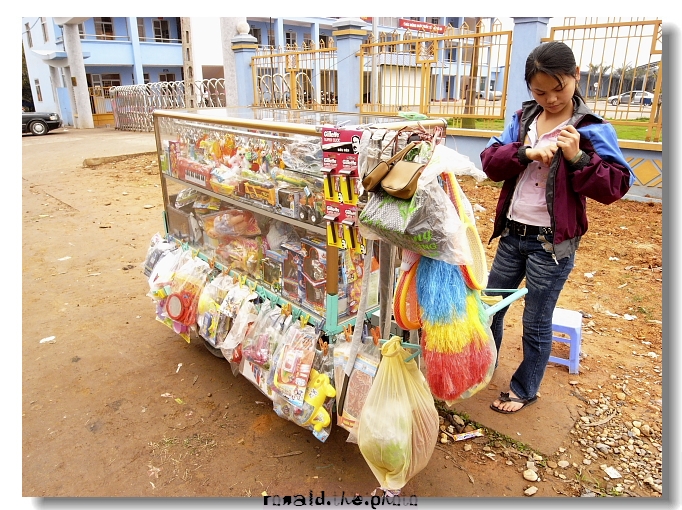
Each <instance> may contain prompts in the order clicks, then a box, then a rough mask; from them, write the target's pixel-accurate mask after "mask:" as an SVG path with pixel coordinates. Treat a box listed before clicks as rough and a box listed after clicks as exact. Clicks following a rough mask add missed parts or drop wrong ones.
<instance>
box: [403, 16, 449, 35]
mask: <svg viewBox="0 0 682 510" xmlns="http://www.w3.org/2000/svg"><path fill="white" fill-rule="evenodd" d="M399 26H400V28H407V29H409V30H416V31H419V30H423V31H425V32H435V33H438V34H444V33H445V26H444V25H434V24H433V23H427V22H426V21H414V20H412V19H403V18H400V21H399Z"/></svg>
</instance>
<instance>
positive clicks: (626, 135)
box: [447, 117, 662, 142]
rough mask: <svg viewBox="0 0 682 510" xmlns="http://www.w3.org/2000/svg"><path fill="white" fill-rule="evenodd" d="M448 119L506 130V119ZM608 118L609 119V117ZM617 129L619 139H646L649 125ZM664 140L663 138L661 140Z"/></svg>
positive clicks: (468, 126) (455, 124)
mask: <svg viewBox="0 0 682 510" xmlns="http://www.w3.org/2000/svg"><path fill="white" fill-rule="evenodd" d="M447 120H448V127H455V128H461V129H485V130H490V131H502V130H504V120H502V119H469V118H458V117H450V118H449V119H447ZM607 120H608V119H607ZM648 121H649V119H647V118H640V119H635V122H641V123H642V124H644V123H646V122H648ZM613 127H614V129H615V130H616V135H617V136H618V139H619V140H635V141H641V142H644V141H646V131H647V126H645V125H642V126H637V125H632V124H629V125H625V126H623V125H614V126H613ZM661 141H662V140H661Z"/></svg>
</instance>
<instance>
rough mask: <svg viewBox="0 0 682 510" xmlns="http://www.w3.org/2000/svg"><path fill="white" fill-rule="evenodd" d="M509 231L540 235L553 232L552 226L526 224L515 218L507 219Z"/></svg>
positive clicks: (518, 233)
mask: <svg viewBox="0 0 682 510" xmlns="http://www.w3.org/2000/svg"><path fill="white" fill-rule="evenodd" d="M507 227H508V228H509V232H511V233H512V234H516V235H517V236H538V235H540V234H551V233H552V227H538V226H537V225H526V224H525V223H519V222H518V221H514V220H507Z"/></svg>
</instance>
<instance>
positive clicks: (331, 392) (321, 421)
mask: <svg viewBox="0 0 682 510" xmlns="http://www.w3.org/2000/svg"><path fill="white" fill-rule="evenodd" d="M335 396H336V390H335V389H334V386H332V384H331V383H330V382H329V376H328V375H326V374H320V373H319V372H318V371H317V370H315V369H314V368H313V369H311V370H310V378H309V379H308V386H307V387H306V390H305V396H304V397H303V413H302V414H301V416H300V417H297V419H296V421H297V422H298V424H299V425H301V426H303V427H307V426H312V427H313V428H314V429H315V430H316V431H317V432H319V431H321V430H322V429H323V428H325V427H326V426H328V425H329V424H330V423H331V417H330V416H329V413H328V412H327V410H326V409H325V408H324V403H325V401H326V400H327V397H330V398H331V397H335Z"/></svg>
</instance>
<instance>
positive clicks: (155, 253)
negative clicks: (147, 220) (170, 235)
mask: <svg viewBox="0 0 682 510" xmlns="http://www.w3.org/2000/svg"><path fill="white" fill-rule="evenodd" d="M176 248H177V245H176V244H175V243H174V242H170V241H166V239H165V238H164V237H162V236H161V234H159V233H158V232H157V233H156V234H154V235H153V236H152V239H151V241H150V243H149V248H148V249H147V256H146V257H145V259H144V262H143V263H142V272H143V273H144V275H145V276H146V277H147V278H149V277H150V276H151V274H152V271H153V269H154V266H156V263H157V262H158V261H159V260H160V259H161V257H163V255H165V254H166V253H168V252H169V251H171V250H174V249H176Z"/></svg>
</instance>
